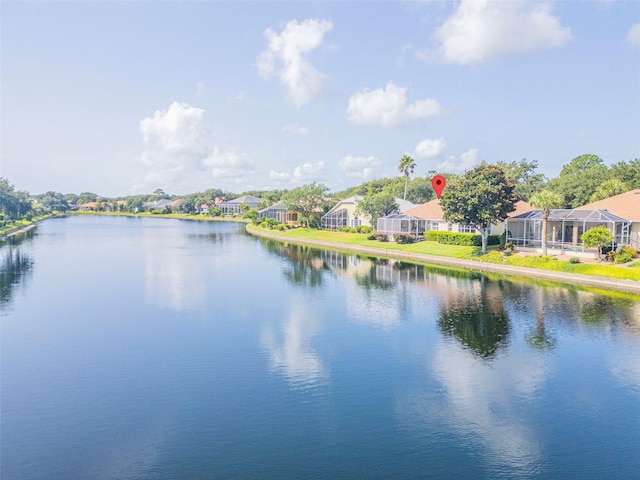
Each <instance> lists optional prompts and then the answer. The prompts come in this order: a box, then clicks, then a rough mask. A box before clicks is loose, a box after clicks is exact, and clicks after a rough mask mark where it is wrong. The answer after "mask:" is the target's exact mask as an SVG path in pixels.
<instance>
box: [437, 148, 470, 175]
mask: <svg viewBox="0 0 640 480" xmlns="http://www.w3.org/2000/svg"><path fill="white" fill-rule="evenodd" d="M476 163H478V150H476V149H475V148H470V149H469V150H467V151H466V152H464V153H463V154H462V155H460V156H459V157H457V156H455V155H451V156H450V157H449V158H448V159H447V160H445V161H444V162H442V163H441V164H440V165H438V168H439V169H440V170H442V171H443V172H450V173H461V172H464V171H465V170H469V169H470V168H472V167H474V166H475V164H476Z"/></svg>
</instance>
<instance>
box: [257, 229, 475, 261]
mask: <svg viewBox="0 0 640 480" xmlns="http://www.w3.org/2000/svg"><path fill="white" fill-rule="evenodd" d="M251 228H256V229H257V228H260V227H251ZM272 232H273V233H277V234H278V235H281V236H282V237H285V238H291V239H292V240H294V239H296V238H299V239H304V240H319V241H322V242H334V243H342V244H345V245H360V246H363V247H372V248H382V249H387V250H399V251H402V252H411V253H423V254H427V255H438V256H440V257H452V258H468V257H469V256H470V255H471V253H472V252H473V250H474V247H461V246H458V245H442V244H440V243H436V242H418V243H412V244H409V245H399V244H397V243H394V242H378V241H377V240H367V234H364V233H345V232H335V231H332V230H315V229H312V228H294V229H292V230H287V231H286V232H277V231H272Z"/></svg>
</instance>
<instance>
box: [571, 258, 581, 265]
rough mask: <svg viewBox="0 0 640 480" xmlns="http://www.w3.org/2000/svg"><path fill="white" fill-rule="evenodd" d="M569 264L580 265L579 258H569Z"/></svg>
mask: <svg viewBox="0 0 640 480" xmlns="http://www.w3.org/2000/svg"><path fill="white" fill-rule="evenodd" d="M569 263H574V264H575V263H580V258H578V257H571V258H570V259H569Z"/></svg>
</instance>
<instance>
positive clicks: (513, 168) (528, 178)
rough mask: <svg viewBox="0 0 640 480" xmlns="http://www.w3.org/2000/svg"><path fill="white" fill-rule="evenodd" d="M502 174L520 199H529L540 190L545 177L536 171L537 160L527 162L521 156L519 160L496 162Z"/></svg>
mask: <svg viewBox="0 0 640 480" xmlns="http://www.w3.org/2000/svg"><path fill="white" fill-rule="evenodd" d="M497 165H498V166H499V167H500V168H502V170H504V174H505V175H506V177H507V178H508V179H510V180H511V182H512V183H513V185H514V193H515V195H516V197H518V198H519V199H520V200H524V201H527V202H528V201H529V198H531V195H533V194H534V193H536V192H538V191H540V190H541V189H542V188H543V187H544V184H545V183H546V181H547V179H546V177H545V176H544V175H543V174H542V173H536V169H537V168H538V161H537V160H532V161H531V162H528V161H527V159H526V158H523V159H522V160H520V161H519V162H516V161H513V162H498V163H497Z"/></svg>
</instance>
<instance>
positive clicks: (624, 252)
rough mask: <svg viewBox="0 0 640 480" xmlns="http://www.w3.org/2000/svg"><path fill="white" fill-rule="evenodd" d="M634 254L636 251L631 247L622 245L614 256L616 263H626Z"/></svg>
mask: <svg viewBox="0 0 640 480" xmlns="http://www.w3.org/2000/svg"><path fill="white" fill-rule="evenodd" d="M635 256H636V251H635V250H634V249H633V248H631V247H622V248H621V249H620V252H619V253H618V254H617V255H616V256H615V262H616V263H627V262H630V261H631V260H633V258H635Z"/></svg>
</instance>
